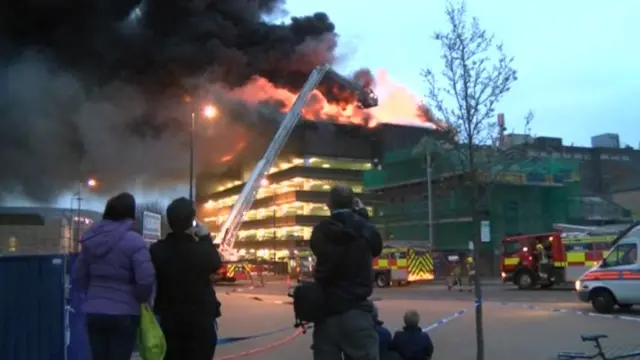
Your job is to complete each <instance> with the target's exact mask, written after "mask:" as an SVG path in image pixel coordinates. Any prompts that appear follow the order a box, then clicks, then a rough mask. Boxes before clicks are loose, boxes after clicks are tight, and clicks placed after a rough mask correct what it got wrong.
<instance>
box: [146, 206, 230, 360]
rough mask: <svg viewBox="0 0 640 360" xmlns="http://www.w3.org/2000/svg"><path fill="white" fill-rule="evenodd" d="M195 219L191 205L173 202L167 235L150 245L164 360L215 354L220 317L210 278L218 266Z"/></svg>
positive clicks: (193, 359) (205, 231) (202, 359)
mask: <svg viewBox="0 0 640 360" xmlns="http://www.w3.org/2000/svg"><path fill="white" fill-rule="evenodd" d="M195 217H196V211H195V207H194V204H193V202H192V201H191V200H189V199H187V198H184V197H183V198H179V199H176V200H174V201H173V202H172V203H171V204H170V205H169V206H168V207H167V222H168V223H169V227H170V228H171V233H169V235H167V237H166V238H164V239H162V240H160V241H158V242H156V243H155V244H153V245H151V260H152V262H153V265H154V266H155V269H156V277H157V292H156V298H155V302H154V311H155V313H156V314H157V315H158V316H159V318H160V327H161V328H162V332H163V333H164V336H165V339H166V342H167V353H166V355H165V357H164V360H179V359H189V360H211V359H212V358H213V355H214V353H215V349H216V343H217V325H216V324H217V322H216V321H217V320H216V319H217V318H219V317H220V315H221V313H220V302H219V301H218V299H217V298H216V293H215V291H214V289H213V286H212V284H211V280H210V277H211V275H213V274H215V273H216V272H217V271H218V269H219V268H220V266H221V264H222V261H221V259H220V254H219V253H218V251H217V250H216V248H215V246H214V244H213V241H212V239H211V235H210V234H209V231H208V229H207V228H206V227H205V226H203V225H199V224H196V223H195ZM194 225H197V226H194Z"/></svg>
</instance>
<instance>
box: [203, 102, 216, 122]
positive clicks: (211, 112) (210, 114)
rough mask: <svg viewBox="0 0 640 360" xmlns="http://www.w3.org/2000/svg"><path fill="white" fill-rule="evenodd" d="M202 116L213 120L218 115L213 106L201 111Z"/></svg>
mask: <svg viewBox="0 0 640 360" xmlns="http://www.w3.org/2000/svg"><path fill="white" fill-rule="evenodd" d="M202 115H204V117H205V118H207V119H213V118H214V117H216V116H217V115H218V109H217V108H216V107H215V106H213V105H207V106H205V107H204V108H203V109H202Z"/></svg>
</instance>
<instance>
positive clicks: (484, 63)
mask: <svg viewBox="0 0 640 360" xmlns="http://www.w3.org/2000/svg"><path fill="white" fill-rule="evenodd" d="M446 16H447V19H448V23H449V26H450V27H449V29H447V31H445V32H436V33H435V34H434V37H433V38H434V39H435V40H436V41H438V42H439V43H440V45H441V49H442V54H441V58H442V60H443V62H444V67H443V69H442V71H440V72H438V73H437V74H436V73H434V72H433V71H432V70H431V69H427V70H424V71H423V76H424V78H425V81H426V83H427V85H428V92H427V96H426V97H427V99H428V105H430V107H431V110H432V111H433V114H431V115H430V116H432V117H435V118H436V119H439V120H440V122H441V123H442V124H443V126H442V129H441V130H442V131H440V132H439V133H438V134H436V135H434V136H429V137H425V138H424V139H423V140H422V141H421V143H420V144H419V145H418V146H417V147H416V151H418V152H420V153H422V154H425V155H427V157H430V154H431V153H432V152H438V153H439V154H438V157H437V161H438V167H439V173H440V175H438V174H436V181H445V182H446V184H447V186H453V187H455V188H456V189H463V191H465V198H466V199H468V201H469V203H468V206H469V208H470V211H471V213H472V218H473V229H474V234H473V244H474V250H475V251H473V256H474V262H475V264H478V250H479V249H480V245H481V234H480V220H481V219H482V217H483V216H485V217H486V214H487V210H486V209H487V207H486V200H485V196H486V195H487V194H488V193H489V192H490V188H491V184H493V183H494V182H496V181H500V180H503V179H501V176H502V174H504V172H505V171H509V170H510V169H512V168H513V167H514V166H515V165H517V164H518V163H520V162H521V161H523V160H524V159H525V157H526V151H525V150H524V145H521V146H503V145H504V144H503V141H502V140H503V139H502V137H501V134H503V132H504V131H503V130H504V129H500V125H499V124H498V122H497V121H496V106H497V105H498V103H499V102H500V100H501V99H502V98H503V96H504V95H505V94H506V93H507V92H508V91H509V90H510V89H511V86H512V85H513V83H514V82H515V81H516V80H517V72H516V70H515V68H514V67H513V57H509V56H507V55H506V54H505V52H504V50H503V46H502V44H499V43H498V44H495V42H494V36H493V35H490V34H488V33H487V31H486V30H484V29H483V28H481V27H480V23H479V21H478V19H477V18H475V17H471V18H469V16H468V14H467V7H466V3H465V2H464V1H461V2H449V3H448V4H447V8H446ZM532 118H533V115H532V113H531V112H529V114H528V115H527V116H526V118H525V131H524V132H525V134H527V133H528V132H529V123H530V122H531V120H532ZM525 143H526V142H525ZM445 178H446V180H445ZM479 280H480V278H479V276H478V272H477V271H476V276H475V289H474V290H475V298H476V308H475V309H476V310H475V316H476V341H477V354H476V359H477V360H483V359H484V334H483V326H482V288H481V286H480V281H479Z"/></svg>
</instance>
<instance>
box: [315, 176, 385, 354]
mask: <svg viewBox="0 0 640 360" xmlns="http://www.w3.org/2000/svg"><path fill="white" fill-rule="evenodd" d="M357 204H358V202H357V201H356V198H355V196H354V193H353V190H352V189H351V188H350V187H348V186H345V185H337V186H335V187H333V188H332V189H331V190H330V192H329V204H328V205H329V209H330V210H331V215H330V216H329V217H328V218H327V219H324V220H322V221H321V222H320V223H319V224H317V225H316V226H315V227H314V228H313V231H312V234H311V241H310V246H311V250H312V251H313V254H314V255H315V256H316V266H315V269H314V274H313V278H314V281H315V282H316V283H317V284H318V285H319V287H320V288H321V289H322V294H323V296H324V299H323V301H324V309H323V310H324V316H323V318H322V319H321V320H320V321H317V322H316V323H315V326H314V329H313V347H312V349H313V356H314V359H315V360H334V359H335V360H340V359H342V357H343V355H344V357H345V358H349V359H353V360H370V359H371V360H378V359H379V349H378V335H377V333H376V330H375V324H374V320H373V316H372V312H373V303H372V302H371V301H369V296H371V294H372V292H373V268H372V258H373V257H375V256H378V255H380V253H381V252H382V239H381V237H380V233H379V232H378V231H377V230H376V228H375V227H374V226H373V224H371V223H370V222H369V221H368V220H367V219H366V217H365V216H364V215H365V214H363V211H364V209H363V208H362V207H361V206H360V207H359V208H358V209H354V205H357Z"/></svg>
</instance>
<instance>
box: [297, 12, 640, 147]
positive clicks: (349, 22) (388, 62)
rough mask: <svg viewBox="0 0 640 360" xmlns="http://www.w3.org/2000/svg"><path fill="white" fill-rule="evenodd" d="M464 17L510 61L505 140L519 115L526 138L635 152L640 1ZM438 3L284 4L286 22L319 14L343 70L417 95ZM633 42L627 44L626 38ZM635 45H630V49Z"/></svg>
mask: <svg viewBox="0 0 640 360" xmlns="http://www.w3.org/2000/svg"><path fill="white" fill-rule="evenodd" d="M467 4H468V9H469V12H470V14H471V15H474V16H477V17H478V18H479V19H480V23H481V25H482V26H483V27H484V28H486V29H488V30H489V31H490V32H493V33H495V35H496V39H497V40H499V41H502V42H504V45H505V50H506V51H507V52H508V54H510V55H512V56H515V66H516V68H517V69H518V71H519V80H518V82H517V83H516V84H515V86H514V88H513V90H512V92H511V93H509V94H508V95H507V96H506V97H505V99H504V101H503V102H502V103H501V104H500V106H499V107H498V111H501V112H504V113H505V116H506V121H507V128H508V129H509V130H516V131H519V130H521V129H522V119H523V118H524V115H525V114H526V112H527V111H528V110H529V109H532V110H533V111H534V113H535V116H536V117H535V120H534V122H533V124H532V132H533V133H534V135H545V136H561V137H563V138H564V139H565V144H571V143H575V144H576V145H589V144H590V137H591V136H592V135H595V134H599V133H604V132H614V133H619V134H620V136H621V141H622V142H623V143H625V144H629V145H632V146H633V147H638V145H639V143H640V134H638V132H637V131H632V130H633V129H634V128H636V124H637V123H638V122H639V121H640V109H639V108H638V103H636V102H635V101H638V100H640V67H639V66H637V65H635V64H634V63H636V62H637V58H638V55H640V46H638V40H637V38H638V36H640V21H639V20H638V15H637V14H638V13H640V1H637V0H636V1H634V0H615V1H608V2H604V1H577V0H562V1H551V0H538V1H507V0H468V1H467ZM444 8H445V1H417V0H397V1H363V0H349V1H344V0H324V1H321V2H320V1H309V0H306V1H303V0H289V1H288V3H287V9H288V10H289V12H290V15H304V14H310V13H313V12H315V11H324V12H326V13H327V14H329V16H330V17H331V19H332V20H333V21H334V22H335V24H336V28H337V32H338V33H339V34H340V52H341V53H342V54H344V58H345V61H343V63H342V64H341V67H342V68H343V69H345V70H352V69H357V68H360V67H369V68H372V69H374V70H375V69H380V68H384V69H386V70H387V71H388V73H389V75H390V76H391V77H392V78H394V79H395V80H396V81H397V82H399V83H402V84H405V85H407V86H408V87H409V88H411V89H412V90H413V91H415V92H416V93H417V94H419V95H421V96H422V95H423V94H424V93H425V91H424V84H423V82H422V79H421V77H420V70H421V69H423V68H425V67H432V68H434V70H439V66H440V65H441V61H440V59H439V56H440V49H439V45H438V43H436V42H435V41H434V40H432V39H431V38H430V36H431V35H432V34H433V32H434V31H436V30H444V29H446V28H447V23H446V19H445V16H444ZM634 34H635V35H634ZM634 43H635V45H634Z"/></svg>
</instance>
